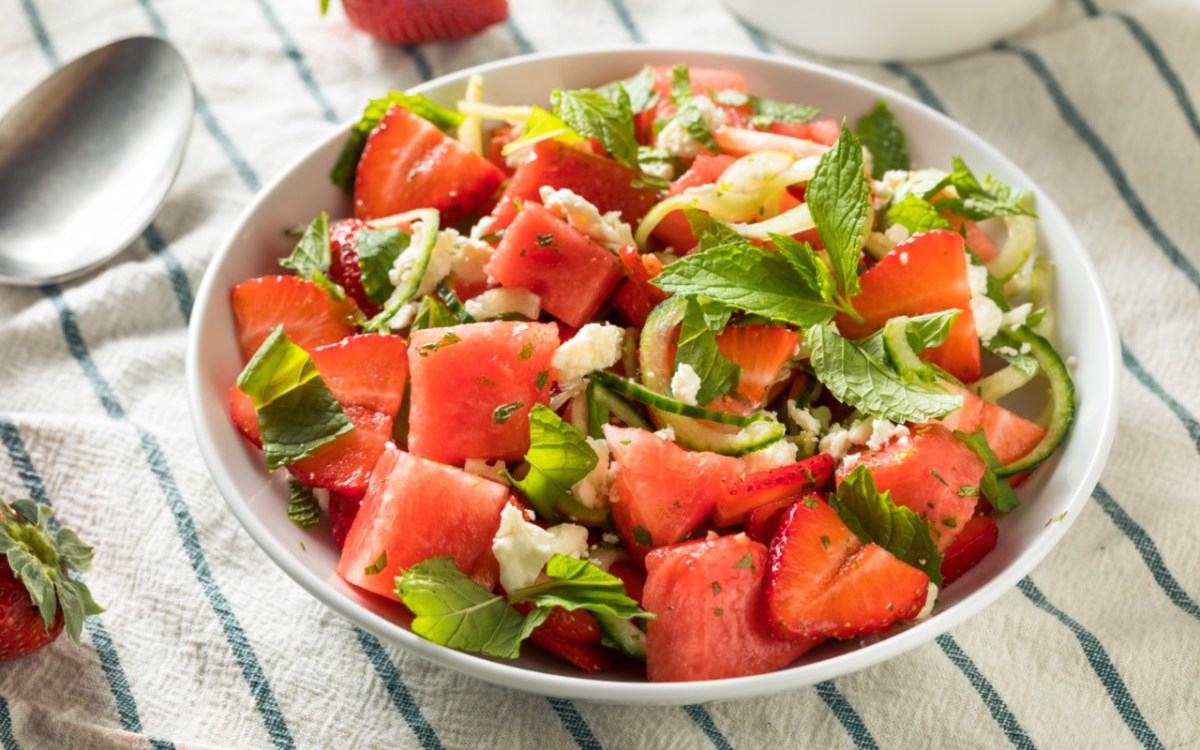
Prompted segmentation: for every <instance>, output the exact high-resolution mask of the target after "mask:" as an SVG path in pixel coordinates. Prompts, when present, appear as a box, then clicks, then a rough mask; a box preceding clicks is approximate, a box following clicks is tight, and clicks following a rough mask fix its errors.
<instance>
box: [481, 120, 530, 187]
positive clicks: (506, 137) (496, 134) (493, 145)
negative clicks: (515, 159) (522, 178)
mask: <svg viewBox="0 0 1200 750" xmlns="http://www.w3.org/2000/svg"><path fill="white" fill-rule="evenodd" d="M520 134H521V133H520V131H519V130H518V129H517V127H516V126H515V125H501V126H499V127H495V128H492V131H491V132H490V133H488V141H487V147H486V148H485V149H484V154H483V155H484V156H485V157H486V158H487V160H488V161H490V162H491V163H492V164H495V165H496V168H497V169H499V170H500V171H501V172H503V173H504V174H505V175H507V176H509V177H511V176H512V173H513V168H512V167H510V166H509V165H508V160H507V159H505V158H504V147H505V146H507V145H508V144H510V143H512V142H513V141H515V140H516V139H517V136H519V135H520Z"/></svg>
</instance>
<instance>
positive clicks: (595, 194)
mask: <svg viewBox="0 0 1200 750" xmlns="http://www.w3.org/2000/svg"><path fill="white" fill-rule="evenodd" d="M637 177H638V174H637V172H635V171H634V170H632V169H629V168H628V167H623V166H621V165H620V164H617V163H616V162H615V161H613V160H612V159H609V158H606V157H603V156H596V155H595V154H589V153H585V152H584V151H581V150H579V149H575V148H571V147H570V146H565V145H563V144H562V143H559V142H558V141H542V142H541V143H538V144H537V145H535V146H533V153H532V154H531V155H530V158H529V159H528V160H527V161H525V162H524V163H522V164H521V166H519V167H518V168H517V171H516V173H515V174H513V176H512V179H511V180H509V183H508V187H507V188H505V190H504V193H503V194H502V195H501V196H500V202H499V203H497V204H496V208H495V210H493V211H492V216H493V217H494V218H495V224H493V229H503V228H505V227H507V226H508V225H509V224H511V223H512V221H513V219H515V218H516V216H517V212H518V210H519V208H520V207H521V206H523V205H524V204H525V203H527V202H534V203H536V202H539V201H541V193H540V191H541V188H542V186H543V185H549V186H551V187H554V188H558V189H562V188H566V189H568V190H571V191H572V192H574V193H575V194H576V195H579V196H582V197H583V198H586V199H587V200H588V201H590V202H591V203H592V204H593V205H595V206H596V208H598V209H600V213H605V212H608V211H619V212H620V213H621V221H624V222H626V223H628V224H631V225H635V226H636V225H637V223H638V222H639V221H640V220H641V218H642V217H643V216H645V215H646V212H647V211H649V210H650V207H651V206H653V205H654V204H655V203H657V202H658V193H657V192H656V191H655V190H652V189H650V188H636V187H633V186H632V183H633V181H634V180H636V179H637Z"/></svg>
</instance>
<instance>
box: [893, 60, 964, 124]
mask: <svg viewBox="0 0 1200 750" xmlns="http://www.w3.org/2000/svg"><path fill="white" fill-rule="evenodd" d="M883 67H884V68H886V69H887V70H888V71H889V72H891V73H893V74H895V75H898V76H900V77H901V78H903V79H904V80H905V82H907V83H908V85H909V87H910V88H912V90H913V92H914V93H916V95H917V98H919V99H920V100H921V101H922V102H924V103H925V105H926V106H929V107H933V108H934V109H936V110H937V111H938V112H941V113H942V114H949V113H948V112H946V105H944V104H942V100H941V99H939V98H938V97H937V94H935V93H933V89H932V88H930V87H929V84H928V83H926V82H925V79H924V78H923V77H921V74H920V73H918V72H917V71H915V70H913V69H912V68H910V67H908V66H907V65H904V64H903V63H899V62H887V63H884V64H883Z"/></svg>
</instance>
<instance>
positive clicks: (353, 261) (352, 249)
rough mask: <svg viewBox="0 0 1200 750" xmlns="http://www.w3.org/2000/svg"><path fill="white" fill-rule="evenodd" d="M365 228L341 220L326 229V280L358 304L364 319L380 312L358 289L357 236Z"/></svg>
mask: <svg viewBox="0 0 1200 750" xmlns="http://www.w3.org/2000/svg"><path fill="white" fill-rule="evenodd" d="M366 228H367V224H366V222H364V221H359V220H358V219H343V220H341V221H335V222H334V223H333V224H332V225H331V226H330V227H329V249H330V251H331V254H330V263H329V278H331V279H333V280H334V281H336V282H337V283H338V284H340V285H341V287H342V289H344V290H345V292H346V294H347V295H348V296H349V297H350V299H352V300H354V301H355V302H357V303H358V309H360V310H362V311H363V313H365V314H366V315H367V316H368V317H374V316H375V315H376V314H378V313H379V311H380V310H381V309H383V308H381V307H380V306H379V305H377V304H375V303H374V302H372V301H371V300H370V299H368V298H367V292H366V290H365V289H363V285H362V267H361V266H360V265H359V264H358V248H357V245H356V240H357V239H358V233H359V232H361V231H362V230H364V229H366Z"/></svg>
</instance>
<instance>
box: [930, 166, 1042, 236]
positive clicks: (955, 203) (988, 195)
mask: <svg viewBox="0 0 1200 750" xmlns="http://www.w3.org/2000/svg"><path fill="white" fill-rule="evenodd" d="M947 180H948V181H949V183H950V184H951V185H953V186H954V189H955V191H956V192H957V193H958V197H956V198H941V199H939V200H937V201H935V202H934V204H933V206H934V208H936V209H937V210H938V211H951V212H953V213H955V214H958V215H959V216H962V217H963V218H965V219H971V220H972V221H982V220H984V219H991V218H995V217H998V216H1037V213H1036V212H1035V211H1034V210H1033V209H1032V208H1030V207H1029V206H1028V203H1029V194H1028V193H1025V192H1023V191H1020V190H1017V189H1015V188H1012V187H1009V186H1008V185H1005V184H1004V183H1002V182H1000V181H999V180H997V179H996V178H994V177H992V176H991V175H988V176H987V177H985V178H984V180H983V182H982V183H980V182H979V180H978V179H977V178H976V177H975V174H974V173H973V172H972V171H971V169H970V168H969V167H968V166H967V164H966V162H964V161H963V160H962V158H961V157H958V156H956V157H954V171H952V172H951V173H950V175H949V177H948V178H947ZM939 190H940V188H939ZM936 192H937V191H934V192H933V193H930V194H927V195H924V196H922V197H924V198H926V199H927V200H928V199H930V198H932V197H934V195H935V194H936Z"/></svg>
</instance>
